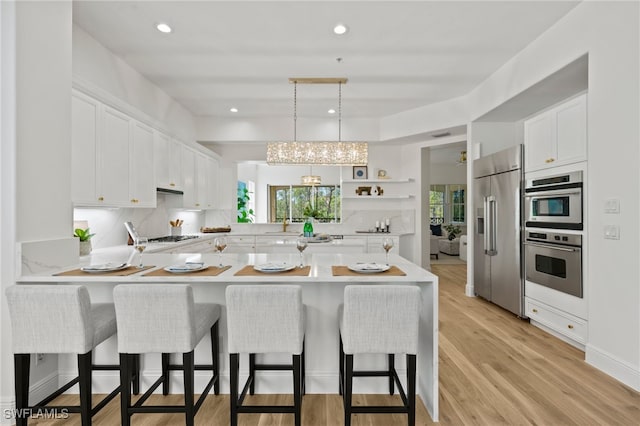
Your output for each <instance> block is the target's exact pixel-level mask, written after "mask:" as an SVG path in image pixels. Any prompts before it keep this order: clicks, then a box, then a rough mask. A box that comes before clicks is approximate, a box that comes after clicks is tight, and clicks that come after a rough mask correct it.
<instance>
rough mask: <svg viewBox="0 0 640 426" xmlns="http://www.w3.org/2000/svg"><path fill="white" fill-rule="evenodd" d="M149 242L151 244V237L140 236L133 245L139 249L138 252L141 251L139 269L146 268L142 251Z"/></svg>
mask: <svg viewBox="0 0 640 426" xmlns="http://www.w3.org/2000/svg"><path fill="white" fill-rule="evenodd" d="M147 244H149V239H148V238H147V237H138V238H136V240H135V241H134V242H133V247H134V248H135V249H136V250H137V251H138V253H140V259H139V263H138V268H139V269H142V268H144V265H143V264H142V252H143V251H144V249H146V248H147Z"/></svg>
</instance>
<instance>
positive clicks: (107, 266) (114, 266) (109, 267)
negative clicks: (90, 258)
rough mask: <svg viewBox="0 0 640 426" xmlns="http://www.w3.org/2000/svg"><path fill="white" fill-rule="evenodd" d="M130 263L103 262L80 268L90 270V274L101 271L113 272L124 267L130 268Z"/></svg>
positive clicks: (83, 270)
mask: <svg viewBox="0 0 640 426" xmlns="http://www.w3.org/2000/svg"><path fill="white" fill-rule="evenodd" d="M128 267H129V265H128V264H127V263H113V262H111V263H103V264H101V265H89V266H84V267H82V268H80V270H81V271H82V272H88V273H90V274H93V273H100V272H113V271H119V270H121V269H124V268H128Z"/></svg>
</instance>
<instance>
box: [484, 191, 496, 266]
mask: <svg viewBox="0 0 640 426" xmlns="http://www.w3.org/2000/svg"><path fill="white" fill-rule="evenodd" d="M487 214H488V216H487V220H486V221H487V223H488V225H487V227H488V228H489V229H487V231H488V232H487V233H486V234H485V238H486V240H485V241H487V240H488V244H486V243H485V250H486V253H487V254H488V255H489V256H495V255H496V254H497V253H498V251H497V250H496V231H497V218H496V197H494V196H493V195H490V196H489V197H487Z"/></svg>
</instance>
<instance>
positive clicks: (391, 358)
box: [389, 354, 396, 395]
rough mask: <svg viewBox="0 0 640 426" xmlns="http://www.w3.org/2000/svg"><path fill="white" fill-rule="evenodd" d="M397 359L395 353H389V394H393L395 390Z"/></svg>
mask: <svg viewBox="0 0 640 426" xmlns="http://www.w3.org/2000/svg"><path fill="white" fill-rule="evenodd" d="M395 359H396V356H395V355H394V354H389V395H393V393H394V392H395V380H394V379H393V370H394V369H395V365H394V364H395Z"/></svg>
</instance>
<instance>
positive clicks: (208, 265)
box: [18, 252, 438, 421]
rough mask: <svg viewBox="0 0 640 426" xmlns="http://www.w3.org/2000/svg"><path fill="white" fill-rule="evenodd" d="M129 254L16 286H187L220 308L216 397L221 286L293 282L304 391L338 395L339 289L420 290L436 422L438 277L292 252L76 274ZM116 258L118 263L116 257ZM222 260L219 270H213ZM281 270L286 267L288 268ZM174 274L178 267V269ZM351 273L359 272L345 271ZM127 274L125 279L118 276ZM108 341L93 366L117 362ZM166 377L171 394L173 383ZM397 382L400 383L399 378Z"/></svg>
mask: <svg viewBox="0 0 640 426" xmlns="http://www.w3.org/2000/svg"><path fill="white" fill-rule="evenodd" d="M129 254H130V252H127V253H125V252H122V253H120V254H119V255H116V254H114V253H110V254H104V255H92V256H91V257H89V258H86V259H83V264H80V265H74V266H70V267H67V268H60V269H59V270H56V271H49V272H42V273H38V274H33V275H28V276H22V277H20V278H19V280H18V283H31V284H33V283H57V284H61V285H64V284H68V283H75V284H79V283H81V284H83V285H86V286H87V288H88V290H89V293H90V295H91V299H92V302H94V303H96V302H97V303H99V302H112V301H113V296H112V293H113V288H114V287H115V286H116V285H118V284H127V283H157V284H158V285H170V284H174V283H188V284H190V285H191V286H192V287H193V290H194V295H195V298H196V301H197V302H213V303H218V304H220V305H222V306H223V312H222V317H221V324H220V338H221V352H222V353H221V357H220V359H221V361H222V372H223V373H222V378H223V380H222V383H221V389H222V392H228V391H229V380H228V379H229V376H228V356H227V353H228V350H227V348H228V342H227V336H226V321H225V310H224V305H225V289H226V287H227V286H228V285H230V284H258V283H269V284H278V283H282V284H293V283H295V284H299V285H300V286H301V287H302V296H303V302H304V304H305V305H306V306H307V308H306V319H305V320H306V325H305V329H306V338H305V341H306V363H307V367H306V368H307V371H306V387H307V392H308V393H337V392H338V359H339V356H338V305H340V304H341V303H342V300H343V294H344V288H345V286H347V285H349V284H359V283H362V284H375V283H380V284H392V285H393V284H402V285H416V286H418V287H419V288H420V290H421V291H420V293H421V298H422V309H421V315H420V326H419V327H420V341H419V353H418V356H417V371H418V373H417V391H418V394H419V396H420V397H421V398H422V401H423V402H424V404H425V406H426V408H427V410H428V411H429V413H430V415H431V417H432V419H433V420H434V421H437V419H438V320H437V318H438V277H436V276H435V275H433V274H431V273H430V272H428V271H426V270H424V269H422V268H420V267H419V266H417V265H415V264H413V263H411V262H409V261H408V260H406V259H404V258H402V257H400V256H397V255H393V254H392V255H390V259H389V260H390V269H389V270H387V271H384V272H376V271H367V270H366V268H359V267H357V266H359V265H360V266H361V265H371V264H374V265H385V264H386V259H385V256H384V254H374V253H369V254H305V255H304V257H303V264H304V265H305V268H299V266H298V265H299V264H300V257H299V256H298V255H296V254H279V253H272V254H232V253H230V254H223V255H222V256H221V257H219V255H217V254H201V253H183V254H165V253H150V254H144V255H143V263H144V265H145V266H146V267H147V269H144V270H133V269H128V268H127V269H123V270H122V271H124V272H122V274H118V272H119V271H114V272H107V273H100V272H98V273H95V272H94V273H91V272H81V271H80V270H79V268H81V267H88V266H90V265H98V264H104V263H106V262H115V263H117V262H130V263H133V264H137V258H135V262H131V259H130V258H128V255H129ZM118 256H121V257H122V258H119V257H118ZM220 261H221V262H222V264H223V265H224V266H225V268H222V269H218V265H219V263H220ZM186 264H189V265H200V264H202V265H203V266H202V267H196V268H195V269H201V270H197V271H187V272H184V271H176V272H173V273H172V272H169V271H166V270H165V268H166V269H170V268H168V267H169V266H171V265H186ZM265 264H267V265H272V264H279V265H283V264H284V265H288V266H289V268H290V267H294V268H293V269H290V270H288V271H285V272H282V271H273V272H271V271H269V270H266V271H265V272H260V271H256V270H255V269H254V267H253V266H255V265H265ZM289 268H286V269H289ZM178 269H179V268H178ZM351 269H364V270H363V271H362V272H360V273H358V272H353V271H352V270H351ZM385 269H386V268H385ZM125 274H129V275H125ZM208 346H209V345H208V343H205V342H203V343H202V344H201V345H200V346H199V347H198V348H196V354H195V355H196V361H198V360H201V361H206V360H207V359H209V358H210V354H209V353H208V352H207V347H208ZM117 353H118V351H117V344H116V339H115V338H112V339H110V340H108V341H106V342H105V343H104V344H103V345H101V346H100V347H99V348H98V350H96V353H95V357H96V362H102V363H114V362H115V361H116V360H117ZM264 357H265V361H266V362H280V361H281V360H283V359H286V358H283V357H282V354H268V355H264ZM357 363H358V364H357V365H358V368H360V369H368V370H372V369H376V368H384V365H386V357H384V356H379V355H366V356H364V355H361V356H359V357H358V358H357ZM246 365H247V364H246V361H244V360H243V361H242V363H241V366H244V367H245V371H243V370H242V369H241V377H244V376H246V374H247V372H246ZM74 366H75V364H74V358H73V357H72V356H65V355H60V356H59V362H58V367H59V375H60V381H64V380H66V379H67V378H68V377H71V376H73V374H74V373H73V369H74ZM141 368H142V387H143V388H144V387H145V386H148V385H149V384H150V383H151V379H150V377H153V376H157V372H158V371H159V369H160V355H159V354H152V355H150V356H146V357H144V359H143V360H142V366H141ZM397 368H398V371H399V375H400V377H403V376H404V369H405V367H404V363H403V361H401V359H400V358H399V359H398V365H397ZM109 373H110V372H101V374H100V375H99V376H97V377H95V378H94V392H98V393H99V392H102V391H106V390H108V389H110V388H113V386H114V384H116V383H117V380H118V377H117V374H116V373H113V374H112V375H110V374H109ZM198 373H200V372H196V378H195V379H196V388H198V386H200V385H204V384H205V382H206V376H205V374H204V373H202V374H198ZM176 379H177V380H174V383H175V385H176V386H175V389H173V386H172V389H171V392H176V393H177V392H179V389H181V387H180V378H179V377H178V376H176ZM403 381H404V379H403ZM290 387H291V380H290V374H287V373H286V372H268V373H263V374H262V375H261V379H260V381H259V382H258V385H257V389H256V391H257V392H259V393H285V392H290V391H291V389H290ZM354 392H356V393H385V392H388V388H387V382H386V381H385V380H380V379H368V378H366V379H365V378H361V379H358V380H356V381H355V382H354Z"/></svg>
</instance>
